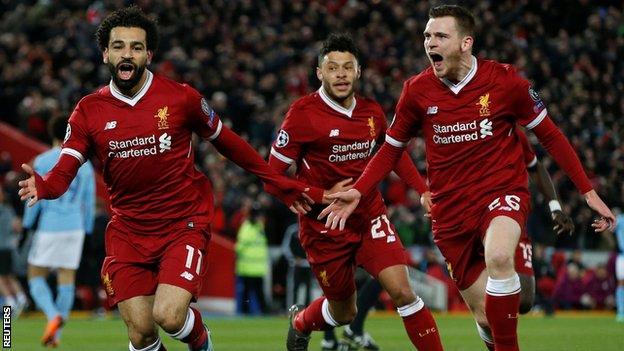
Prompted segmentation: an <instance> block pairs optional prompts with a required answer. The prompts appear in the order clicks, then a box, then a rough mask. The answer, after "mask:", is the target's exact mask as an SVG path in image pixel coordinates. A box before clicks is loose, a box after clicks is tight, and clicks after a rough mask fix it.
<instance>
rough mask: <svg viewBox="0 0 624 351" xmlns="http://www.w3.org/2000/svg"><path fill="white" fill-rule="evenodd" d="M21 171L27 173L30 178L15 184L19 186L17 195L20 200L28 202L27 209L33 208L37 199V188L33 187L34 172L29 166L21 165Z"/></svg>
mask: <svg viewBox="0 0 624 351" xmlns="http://www.w3.org/2000/svg"><path fill="white" fill-rule="evenodd" d="M22 169H23V170H24V172H26V173H28V175H30V177H28V179H25V180H21V181H19V182H18V183H17V184H18V185H19V186H20V190H19V191H18V192H17V194H18V195H19V196H20V200H22V201H26V200H29V201H28V207H32V206H34V205H35V204H36V203H37V201H39V197H38V196H37V186H36V185H35V171H34V170H33V169H32V167H30V166H29V165H27V164H25V163H22Z"/></svg>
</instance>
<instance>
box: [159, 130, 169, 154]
mask: <svg viewBox="0 0 624 351" xmlns="http://www.w3.org/2000/svg"><path fill="white" fill-rule="evenodd" d="M158 141H160V153H163V152H165V151H169V150H171V135H169V134H167V133H165V134H163V135H161V136H160V137H159V138H158Z"/></svg>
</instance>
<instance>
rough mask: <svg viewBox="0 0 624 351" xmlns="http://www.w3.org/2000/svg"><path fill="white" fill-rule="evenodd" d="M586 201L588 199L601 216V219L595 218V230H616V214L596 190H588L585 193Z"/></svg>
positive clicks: (588, 203) (592, 207) (588, 202)
mask: <svg viewBox="0 0 624 351" xmlns="http://www.w3.org/2000/svg"><path fill="white" fill-rule="evenodd" d="M584 196H585V201H587V205H589V207H591V209H592V210H594V211H596V212H598V214H599V215H600V216H601V217H600V218H599V219H595V220H594V223H592V227H594V231H595V232H603V231H605V230H607V229H608V230H614V229H615V215H614V214H613V212H611V210H610V209H609V207H607V205H606V204H605V203H604V202H603V201H602V199H601V198H600V196H598V193H596V190H591V191H588V192H587V193H585V194H584Z"/></svg>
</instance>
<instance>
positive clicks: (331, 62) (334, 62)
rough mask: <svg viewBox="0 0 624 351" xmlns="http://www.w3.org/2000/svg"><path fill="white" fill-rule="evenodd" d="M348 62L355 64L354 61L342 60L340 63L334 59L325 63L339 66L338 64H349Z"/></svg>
mask: <svg viewBox="0 0 624 351" xmlns="http://www.w3.org/2000/svg"><path fill="white" fill-rule="evenodd" d="M349 63H350V64H354V65H355V64H356V63H355V62H353V61H346V62H344V63H340V62H336V61H331V60H328V61H327V64H334V65H338V66H340V65H346V64H349Z"/></svg>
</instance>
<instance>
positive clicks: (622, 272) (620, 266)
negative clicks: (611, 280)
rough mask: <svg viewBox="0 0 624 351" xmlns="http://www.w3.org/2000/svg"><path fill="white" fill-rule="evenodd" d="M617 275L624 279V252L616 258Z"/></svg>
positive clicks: (619, 278) (618, 278) (618, 277)
mask: <svg viewBox="0 0 624 351" xmlns="http://www.w3.org/2000/svg"><path fill="white" fill-rule="evenodd" d="M615 277H616V278H617V280H624V254H619V255H618V256H617V259H616V260H615Z"/></svg>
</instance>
